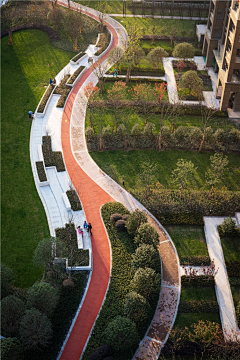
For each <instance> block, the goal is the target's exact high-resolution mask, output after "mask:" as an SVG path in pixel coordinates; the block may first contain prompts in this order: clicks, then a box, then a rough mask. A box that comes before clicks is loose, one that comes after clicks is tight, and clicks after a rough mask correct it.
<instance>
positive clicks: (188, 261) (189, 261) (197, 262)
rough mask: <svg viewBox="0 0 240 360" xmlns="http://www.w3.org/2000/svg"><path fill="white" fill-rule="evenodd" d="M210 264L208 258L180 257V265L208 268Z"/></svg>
mask: <svg viewBox="0 0 240 360" xmlns="http://www.w3.org/2000/svg"><path fill="white" fill-rule="evenodd" d="M210 263H211V260H210V257H209V256H184V257H180V264H181V265H191V266H209V265H210Z"/></svg>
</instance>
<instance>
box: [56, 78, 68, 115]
mask: <svg viewBox="0 0 240 360" xmlns="http://www.w3.org/2000/svg"><path fill="white" fill-rule="evenodd" d="M69 77H70V75H69V74H67V75H65V76H64V78H63V79H62V81H61V82H60V84H59V85H58V86H57V87H56V88H55V90H54V94H59V95H61V96H60V99H59V100H58V102H57V107H61V108H62V107H64V105H65V101H66V99H67V97H68V95H69V93H70V91H71V90H72V88H71V87H69V86H67V85H66V83H67V82H68V79H69Z"/></svg>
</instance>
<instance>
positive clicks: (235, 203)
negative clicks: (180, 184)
mask: <svg viewBox="0 0 240 360" xmlns="http://www.w3.org/2000/svg"><path fill="white" fill-rule="evenodd" d="M133 195H134V196H135V197H136V198H137V199H138V200H139V201H140V202H141V203H142V204H143V205H144V206H145V207H146V208H147V209H148V210H149V211H150V212H151V213H152V214H153V215H154V216H155V217H156V218H157V219H158V220H159V221H160V222H161V223H162V224H163V225H170V224H176V225H178V224H179V225H180V224H183V225H188V224H190V225H203V216H229V214H231V215H234V214H235V212H237V211H239V204H240V191H235V192H233V191H215V193H214V194H212V196H211V197H209V191H195V190H192V191H186V190H184V191H182V192H180V191H179V190H174V191H173V190H170V189H163V190H154V191H153V192H152V194H151V195H150V196H149V197H148V198H147V199H145V194H144V193H142V192H137V191H136V192H135V193H134V194H133Z"/></svg>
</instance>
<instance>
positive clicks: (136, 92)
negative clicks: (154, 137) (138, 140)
mask: <svg viewBox="0 0 240 360" xmlns="http://www.w3.org/2000/svg"><path fill="white" fill-rule="evenodd" d="M132 96H133V99H134V100H135V101H136V102H137V103H138V104H139V105H140V107H141V108H142V111H143V113H144V116H145V124H147V115H148V111H149V104H148V103H149V102H150V101H153V100H154V99H155V94H154V89H153V88H152V87H151V84H146V83H137V84H136V85H134V86H133V89H132Z"/></svg>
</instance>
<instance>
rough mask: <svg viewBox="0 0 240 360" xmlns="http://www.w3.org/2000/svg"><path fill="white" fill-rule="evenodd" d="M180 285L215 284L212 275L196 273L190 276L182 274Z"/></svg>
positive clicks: (210, 285)
mask: <svg viewBox="0 0 240 360" xmlns="http://www.w3.org/2000/svg"><path fill="white" fill-rule="evenodd" d="M181 284H182V286H198V287H199V286H200V287H201V286H205V287H206V286H207V287H208V286H209V287H212V286H215V280H214V277H213V276H212V275H209V276H206V275H197V276H195V277H192V278H190V276H186V275H183V276H182V277H181Z"/></svg>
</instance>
